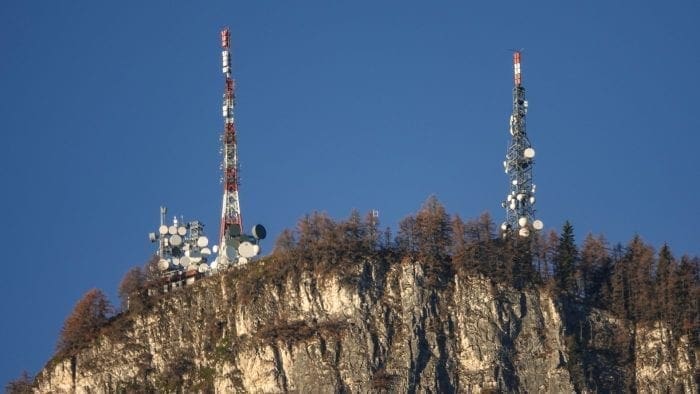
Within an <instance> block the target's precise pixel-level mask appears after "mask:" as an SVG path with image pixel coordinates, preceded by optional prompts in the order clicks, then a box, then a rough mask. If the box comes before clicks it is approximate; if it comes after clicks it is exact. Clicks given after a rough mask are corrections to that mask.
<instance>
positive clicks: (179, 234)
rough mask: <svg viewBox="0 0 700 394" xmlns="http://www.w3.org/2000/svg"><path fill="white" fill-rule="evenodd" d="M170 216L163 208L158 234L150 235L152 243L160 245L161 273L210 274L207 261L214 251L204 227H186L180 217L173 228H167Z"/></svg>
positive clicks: (194, 225)
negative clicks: (167, 218)
mask: <svg viewBox="0 0 700 394" xmlns="http://www.w3.org/2000/svg"><path fill="white" fill-rule="evenodd" d="M167 213H168V209H167V208H166V207H160V226H159V227H158V231H157V232H153V233H149V234H148V238H149V239H150V241H151V242H158V257H159V260H158V269H159V270H161V271H162V272H163V273H164V274H171V273H174V272H188V273H197V272H199V273H206V272H208V271H209V265H207V259H208V258H209V256H211V254H212V250H211V249H209V239H208V238H207V237H206V236H205V235H204V225H203V224H202V223H200V222H199V221H196V220H194V221H191V222H188V223H184V222H183V221H182V219H181V220H179V221H178V219H177V217H173V221H172V224H170V225H168V224H167V223H166V221H165V215H166V214H167ZM214 252H216V250H214Z"/></svg>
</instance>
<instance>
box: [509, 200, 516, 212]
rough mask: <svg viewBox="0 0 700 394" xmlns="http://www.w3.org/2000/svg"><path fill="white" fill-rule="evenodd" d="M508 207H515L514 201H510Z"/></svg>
mask: <svg viewBox="0 0 700 394" xmlns="http://www.w3.org/2000/svg"><path fill="white" fill-rule="evenodd" d="M510 209H511V210H512V209H515V201H511V202H510Z"/></svg>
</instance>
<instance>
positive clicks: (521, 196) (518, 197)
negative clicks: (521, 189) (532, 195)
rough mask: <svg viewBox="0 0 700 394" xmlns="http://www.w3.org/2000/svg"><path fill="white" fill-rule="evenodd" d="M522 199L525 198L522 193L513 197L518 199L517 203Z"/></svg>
mask: <svg viewBox="0 0 700 394" xmlns="http://www.w3.org/2000/svg"><path fill="white" fill-rule="evenodd" d="M523 197H525V195H523V194H522V193H518V195H517V196H515V198H516V199H518V201H522V200H523Z"/></svg>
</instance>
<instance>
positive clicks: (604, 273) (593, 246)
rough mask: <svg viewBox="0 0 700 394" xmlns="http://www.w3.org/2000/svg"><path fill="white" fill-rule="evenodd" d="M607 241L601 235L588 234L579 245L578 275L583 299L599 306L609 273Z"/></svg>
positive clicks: (609, 263) (609, 262)
mask: <svg viewBox="0 0 700 394" xmlns="http://www.w3.org/2000/svg"><path fill="white" fill-rule="evenodd" d="M611 269H612V267H611V261H610V254H609V253H608V243H607V241H606V240H605V237H603V236H602V235H598V236H594V235H593V234H590V233H589V234H588V235H587V236H586V239H585V240H584V241H583V246H582V247H581V262H580V264H579V271H580V277H581V281H582V286H583V289H582V290H583V296H584V299H585V300H586V301H587V302H589V303H590V304H591V305H596V306H600V305H601V304H602V298H603V293H604V289H605V287H606V286H607V283H608V277H609V275H610V273H611Z"/></svg>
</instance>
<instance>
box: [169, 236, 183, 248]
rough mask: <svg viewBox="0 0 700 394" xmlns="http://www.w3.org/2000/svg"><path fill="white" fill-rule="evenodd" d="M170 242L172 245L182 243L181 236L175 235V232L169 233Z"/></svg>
mask: <svg viewBox="0 0 700 394" xmlns="http://www.w3.org/2000/svg"><path fill="white" fill-rule="evenodd" d="M170 243H171V244H172V245H173V246H180V245H182V237H181V236H179V235H177V234H175V235H171V236H170Z"/></svg>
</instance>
